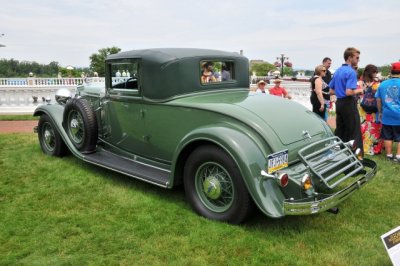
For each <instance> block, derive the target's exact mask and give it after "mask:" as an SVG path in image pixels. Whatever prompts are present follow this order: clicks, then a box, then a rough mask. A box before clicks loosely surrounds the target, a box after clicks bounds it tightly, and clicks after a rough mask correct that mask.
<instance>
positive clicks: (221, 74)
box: [200, 60, 235, 84]
mask: <svg viewBox="0 0 400 266" xmlns="http://www.w3.org/2000/svg"><path fill="white" fill-rule="evenodd" d="M233 70H234V63H233V62H231V61H213V60H203V61H200V71H201V77H200V78H201V80H200V82H201V83H202V84H207V83H215V82H229V81H232V80H234V79H235V77H234V71H233Z"/></svg>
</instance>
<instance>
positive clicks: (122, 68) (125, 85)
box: [110, 61, 139, 91]
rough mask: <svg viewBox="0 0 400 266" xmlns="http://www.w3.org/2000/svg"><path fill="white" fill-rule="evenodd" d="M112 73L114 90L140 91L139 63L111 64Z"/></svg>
mask: <svg viewBox="0 0 400 266" xmlns="http://www.w3.org/2000/svg"><path fill="white" fill-rule="evenodd" d="M110 71H111V73H110V77H111V82H110V84H111V87H112V88H113V89H126V90H132V91H135V90H136V91H137V90H138V89H139V86H138V62H137V61H131V62H116V63H111V67H110Z"/></svg>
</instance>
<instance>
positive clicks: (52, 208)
mask: <svg viewBox="0 0 400 266" xmlns="http://www.w3.org/2000/svg"><path fill="white" fill-rule="evenodd" d="M382 158H383V157H374V159H376V161H377V162H378V165H379V170H378V174H377V176H376V177H375V179H374V180H373V181H371V183H369V184H368V185H366V186H365V187H364V188H363V189H362V190H360V191H358V192H356V193H355V194H353V196H352V197H350V198H349V199H348V200H346V201H345V202H343V203H342V204H341V205H340V206H339V207H340V212H339V214H338V215H334V214H330V213H327V212H326V213H322V214H319V215H314V216H302V217H286V218H283V219H270V218H268V217H266V216H264V215H262V214H260V213H259V212H255V214H254V215H253V216H252V217H251V218H250V219H249V220H247V222H246V223H245V224H243V225H240V226H234V225H229V224H225V223H220V222H214V221H210V220H207V219H204V218H201V217H199V216H197V215H196V214H195V213H194V212H193V211H192V210H191V208H190V206H189V205H188V204H187V203H186V202H185V197H184V191H183V189H182V188H181V187H180V188H176V189H173V190H166V189H162V188H159V187H156V186H153V185H149V184H147V183H144V182H141V181H138V180H135V179H132V178H129V177H126V176H123V175H120V174H116V173H113V172H111V171H108V170H103V169H101V168H99V167H95V166H92V165H89V164H87V163H84V162H82V161H80V160H78V159H76V158H74V157H73V156H72V155H70V156H68V157H64V158H62V159H60V158H55V157H49V156H45V155H43V154H42V152H41V150H40V148H39V144H38V141H37V136H36V135H35V134H8V135H4V134H3V135H0V265H9V264H29V265H31V264H33V265H58V264H70V265H78V264H93V265H99V264H107V265H109V264H113V265H115V264H122V265H167V264H168V265H391V263H390V260H389V258H388V256H387V253H386V250H385V248H384V246H383V244H382V241H381V239H380V235H382V234H383V233H385V232H387V231H389V230H390V229H393V228H394V227H396V226H398V225H400V204H399V203H400V193H399V191H400V176H399V174H398V173H399V171H400V165H395V164H393V163H391V162H387V161H385V160H383V159H382Z"/></svg>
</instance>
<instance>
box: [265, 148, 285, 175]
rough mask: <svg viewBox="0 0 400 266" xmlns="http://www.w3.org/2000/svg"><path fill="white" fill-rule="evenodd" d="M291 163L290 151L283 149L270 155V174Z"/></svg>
mask: <svg viewBox="0 0 400 266" xmlns="http://www.w3.org/2000/svg"><path fill="white" fill-rule="evenodd" d="M288 165H289V151H288V150H283V151H279V152H276V153H273V154H270V155H269V156H268V174H272V173H273V172H276V171H278V170H280V169H282V168H285V167H288Z"/></svg>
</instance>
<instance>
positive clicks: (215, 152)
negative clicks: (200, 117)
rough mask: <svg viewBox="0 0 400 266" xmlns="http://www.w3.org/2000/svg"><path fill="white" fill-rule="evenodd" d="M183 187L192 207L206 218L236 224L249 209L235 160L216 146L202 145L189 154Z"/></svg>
mask: <svg viewBox="0 0 400 266" xmlns="http://www.w3.org/2000/svg"><path fill="white" fill-rule="evenodd" d="M184 186H185V193H186V197H187V200H188V201H189V203H190V204H191V206H192V208H193V209H194V210H195V211H196V212H197V213H198V214H200V215H202V216H204V217H207V218H209V219H212V220H218V221H224V222H229V223H233V224H239V223H241V222H242V221H243V220H244V219H245V218H246V217H247V216H248V214H249V213H250V211H251V209H252V204H253V202H252V199H251V197H250V194H249V192H248V191H247V188H246V185H245V183H244V181H243V179H242V176H241V174H240V172H239V169H238V167H237V166H236V163H235V162H234V161H233V160H232V158H231V157H230V156H229V155H228V154H227V153H226V152H225V151H223V150H222V149H221V148H219V147H216V146H212V145H206V146H201V147H199V148H197V149H196V150H195V151H193V152H192V153H191V154H190V156H189V157H188V159H187V162H186V164H185V168H184Z"/></svg>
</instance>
